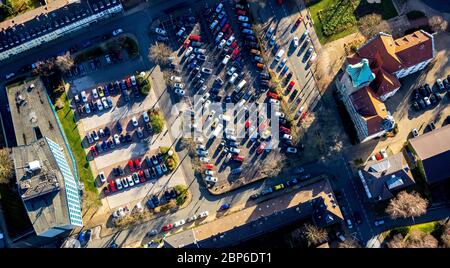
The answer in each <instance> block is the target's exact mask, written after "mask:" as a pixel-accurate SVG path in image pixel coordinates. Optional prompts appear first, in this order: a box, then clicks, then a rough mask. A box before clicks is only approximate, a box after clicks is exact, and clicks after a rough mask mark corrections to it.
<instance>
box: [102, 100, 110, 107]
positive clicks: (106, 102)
mask: <svg viewBox="0 0 450 268" xmlns="http://www.w3.org/2000/svg"><path fill="white" fill-rule="evenodd" d="M102 104H103V107H104V108H105V109H108V108H109V104H108V101H107V100H106V97H103V98H102Z"/></svg>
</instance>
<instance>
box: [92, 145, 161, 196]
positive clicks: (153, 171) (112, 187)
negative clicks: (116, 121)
mask: <svg viewBox="0 0 450 268" xmlns="http://www.w3.org/2000/svg"><path fill="white" fill-rule="evenodd" d="M145 162H146V165H147V168H143V166H142V163H141V161H140V160H139V159H134V160H133V159H130V160H128V163H127V168H128V171H129V172H125V170H124V169H123V168H122V167H120V166H118V167H115V168H113V175H114V177H119V178H116V179H114V180H111V181H110V182H109V183H108V185H107V187H105V188H104V193H105V195H107V194H109V193H114V192H117V191H120V190H122V189H126V188H129V187H133V186H135V185H137V184H139V183H143V182H145V181H147V180H151V179H157V178H158V177H160V176H162V175H164V174H166V173H167V172H168V171H169V170H168V169H167V166H166V164H165V163H164V159H163V157H162V154H161V153H158V154H157V155H153V156H151V157H147V158H145ZM126 173H128V174H129V175H126ZM98 176H99V178H100V181H101V182H102V183H104V182H106V177H105V174H104V172H103V171H102V172H100V173H99V175H98Z"/></svg>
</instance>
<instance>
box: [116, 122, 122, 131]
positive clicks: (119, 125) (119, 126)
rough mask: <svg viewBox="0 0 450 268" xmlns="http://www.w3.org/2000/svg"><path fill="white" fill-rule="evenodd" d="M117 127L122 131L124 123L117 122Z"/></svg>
mask: <svg viewBox="0 0 450 268" xmlns="http://www.w3.org/2000/svg"><path fill="white" fill-rule="evenodd" d="M116 127H117V131H119V132H122V130H123V129H122V125H121V124H120V123H119V122H117V124H116Z"/></svg>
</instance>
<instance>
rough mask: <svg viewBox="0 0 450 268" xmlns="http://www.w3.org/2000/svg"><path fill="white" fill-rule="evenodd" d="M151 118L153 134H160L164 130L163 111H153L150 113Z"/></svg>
mask: <svg viewBox="0 0 450 268" xmlns="http://www.w3.org/2000/svg"><path fill="white" fill-rule="evenodd" d="M148 113H149V117H150V124H151V125H152V129H153V132H155V133H156V134H159V133H161V132H162V130H163V129H164V118H163V116H162V114H161V111H159V110H156V109H151V110H149V111H148Z"/></svg>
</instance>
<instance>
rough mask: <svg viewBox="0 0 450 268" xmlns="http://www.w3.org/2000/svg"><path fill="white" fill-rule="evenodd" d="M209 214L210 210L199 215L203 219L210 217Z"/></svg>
mask: <svg viewBox="0 0 450 268" xmlns="http://www.w3.org/2000/svg"><path fill="white" fill-rule="evenodd" d="M208 215H209V212H208V211H203V212H202V213H200V214H199V215H198V217H199V218H200V219H202V218H206V217H208Z"/></svg>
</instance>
